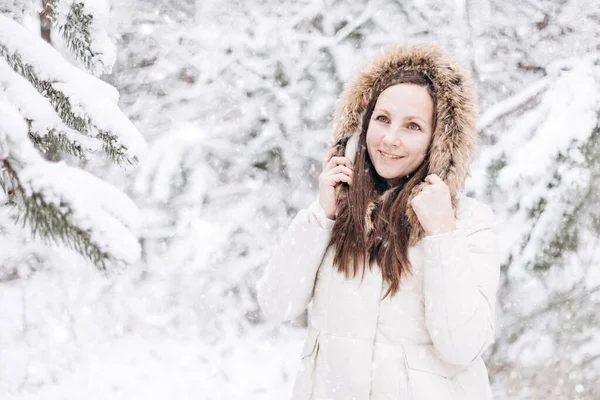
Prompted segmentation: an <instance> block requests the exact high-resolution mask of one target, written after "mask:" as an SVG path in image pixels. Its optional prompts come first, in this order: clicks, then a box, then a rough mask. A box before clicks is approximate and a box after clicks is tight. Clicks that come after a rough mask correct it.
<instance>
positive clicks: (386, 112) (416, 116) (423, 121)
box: [373, 107, 427, 125]
mask: <svg viewBox="0 0 600 400" xmlns="http://www.w3.org/2000/svg"><path fill="white" fill-rule="evenodd" d="M376 111H379V112H383V113H385V114H387V115H390V112H389V111H388V110H386V109H385V108H379V107H377V108H375V109H374V110H373V112H376ZM405 119H407V120H412V119H418V120H419V121H421V122H422V123H423V124H424V125H427V122H426V121H425V120H424V119H423V118H421V117H419V116H418V115H409V116H408V117H406V118H405Z"/></svg>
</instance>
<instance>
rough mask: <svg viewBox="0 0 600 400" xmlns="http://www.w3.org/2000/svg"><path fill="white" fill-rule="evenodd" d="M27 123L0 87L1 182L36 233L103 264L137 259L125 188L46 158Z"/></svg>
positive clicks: (134, 217) (134, 222)
mask: <svg viewBox="0 0 600 400" xmlns="http://www.w3.org/2000/svg"><path fill="white" fill-rule="evenodd" d="M27 134H28V125H27V123H26V121H25V120H24V119H23V117H22V115H21V114H20V113H19V110H17V108H15V107H14V106H13V105H12V104H11V103H9V101H8V96H6V92H5V91H0V163H1V167H0V168H1V169H0V171H1V174H0V186H1V187H2V189H3V190H4V191H5V193H6V194H7V195H8V199H9V201H10V202H11V203H12V204H15V205H17V206H19V207H20V208H22V210H23V211H24V212H23V213H22V214H21V215H19V217H20V218H22V221H23V223H24V224H28V225H29V227H30V229H31V231H32V234H33V235H34V236H39V237H41V238H42V239H44V240H47V241H48V240H50V239H54V241H57V242H58V241H62V242H63V243H65V244H66V245H67V246H69V247H71V248H74V249H75V250H77V251H78V252H80V253H81V254H83V255H85V256H86V257H88V258H89V259H90V260H91V261H92V262H93V263H94V264H95V265H96V266H97V267H98V268H99V269H101V270H106V268H107V264H108V263H111V264H112V263H115V264H120V263H127V264H131V263H133V262H135V261H136V260H137V259H138V258H139V256H140V253H141V248H140V244H139V242H138V240H137V238H136V237H135V236H134V235H133V234H132V232H131V230H136V229H137V227H138V225H139V213H138V210H137V208H136V206H135V204H134V203H133V202H132V201H131V200H130V199H129V198H128V197H127V196H126V195H125V194H124V193H122V192H121V191H119V190H118V189H117V188H115V187H113V186H112V185H110V184H108V183H106V182H103V181H102V180H100V179H99V178H96V177H95V176H93V175H91V174H89V173H86V172H84V171H81V170H79V169H77V168H73V167H70V166H68V165H66V164H65V163H64V162H59V163H51V162H48V161H46V160H44V159H43V158H42V157H41V156H40V155H39V154H38V153H37V151H36V149H35V148H34V146H33V144H32V143H31V142H30V141H29V139H28V137H27Z"/></svg>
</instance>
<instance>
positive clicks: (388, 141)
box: [382, 130, 402, 147]
mask: <svg viewBox="0 0 600 400" xmlns="http://www.w3.org/2000/svg"><path fill="white" fill-rule="evenodd" d="M401 136H402V135H401V134H400V132H399V130H389V131H388V132H387V133H386V135H385V136H384V137H383V139H382V141H383V143H384V144H385V145H386V146H390V147H398V146H400V145H401V144H402V139H401Z"/></svg>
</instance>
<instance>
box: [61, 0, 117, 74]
mask: <svg viewBox="0 0 600 400" xmlns="http://www.w3.org/2000/svg"><path fill="white" fill-rule="evenodd" d="M57 3H58V4H56V5H54V7H52V14H51V15H52V19H53V20H54V24H53V26H54V27H55V29H57V30H58V32H59V33H60V34H61V35H62V37H63V39H64V40H65V42H66V44H67V47H68V48H69V50H71V51H72V52H73V54H75V56H76V57H77V58H78V59H79V60H81V61H82V62H83V64H84V65H85V68H86V69H87V70H88V71H89V72H90V73H92V74H94V75H95V76H99V75H102V74H106V73H110V72H111V70H112V67H113V65H114V63H115V59H116V50H115V45H114V44H113V43H112V41H111V40H110V38H109V37H108V33H107V32H106V30H105V29H104V28H103V27H105V26H107V20H108V12H109V4H108V3H107V1H104V0H94V1H87V2H84V1H83V0H75V1H73V0H70V1H65V0H62V1H57Z"/></svg>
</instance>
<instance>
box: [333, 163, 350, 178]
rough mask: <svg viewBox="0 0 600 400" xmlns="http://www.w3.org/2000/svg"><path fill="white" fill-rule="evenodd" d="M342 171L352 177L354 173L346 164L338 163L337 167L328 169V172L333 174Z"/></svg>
mask: <svg viewBox="0 0 600 400" xmlns="http://www.w3.org/2000/svg"><path fill="white" fill-rule="evenodd" d="M340 172H341V173H343V174H346V175H348V176H350V177H351V176H352V175H353V174H354V171H352V170H351V169H350V168H348V167H346V166H345V165H338V166H337V167H335V168H333V169H331V170H329V171H327V173H328V174H331V175H335V174H338V173H340Z"/></svg>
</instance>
